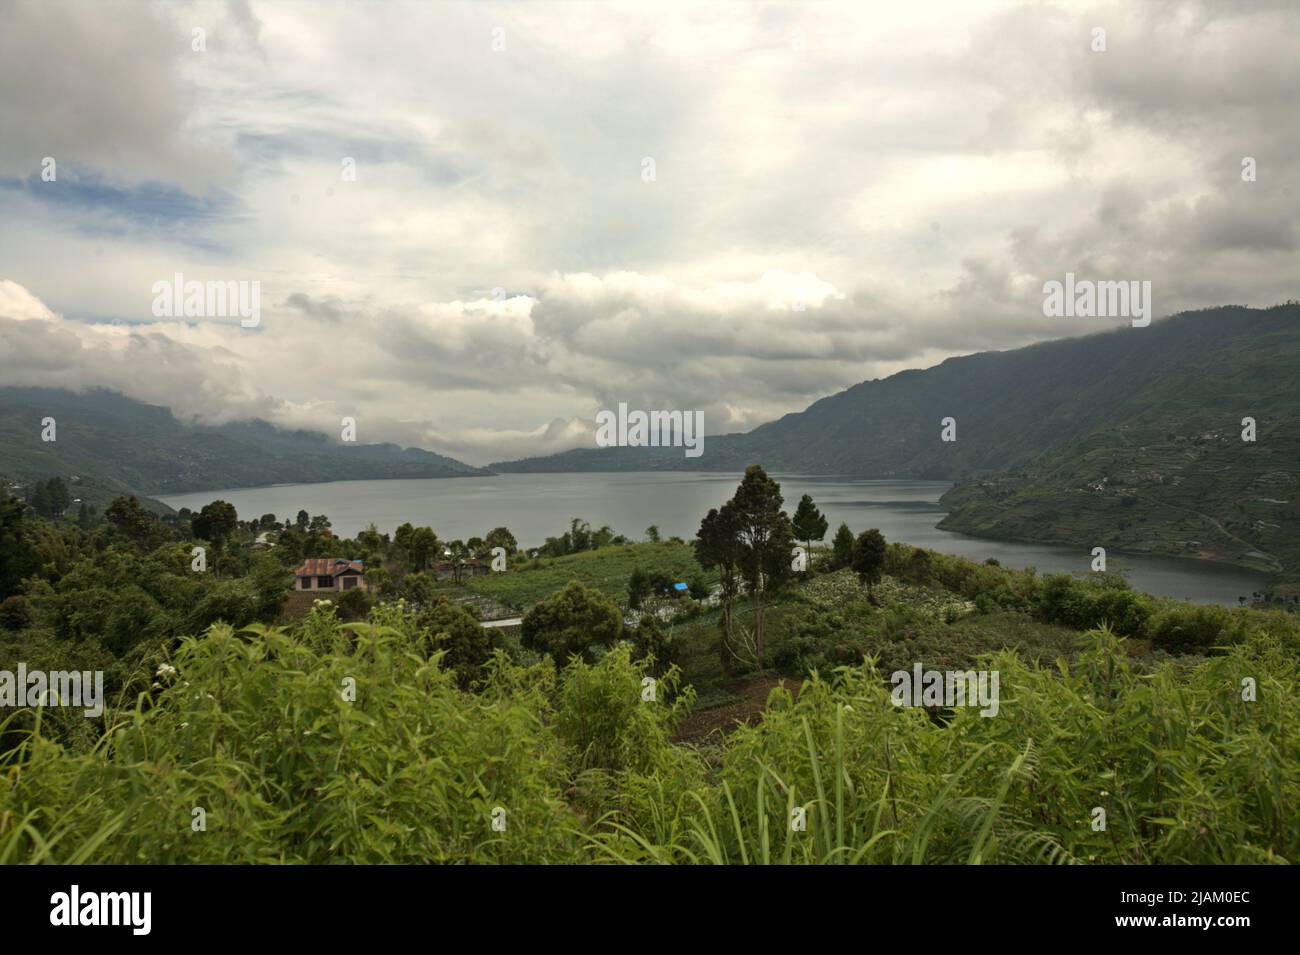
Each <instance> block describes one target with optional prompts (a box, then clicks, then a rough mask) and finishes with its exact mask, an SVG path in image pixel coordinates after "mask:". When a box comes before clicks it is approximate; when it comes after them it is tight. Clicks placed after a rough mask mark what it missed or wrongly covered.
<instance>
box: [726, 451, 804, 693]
mask: <svg viewBox="0 0 1300 955" xmlns="http://www.w3.org/2000/svg"><path fill="white" fill-rule="evenodd" d="M781 502H782V498H781V485H780V484H778V483H777V482H776V481H774V480H772V479H771V478H770V477H768V476H767V472H765V471H764V470H763V469H762V467H760V466H759V465H757V464H751V465H750V466H749V467H747V468H746V469H745V476H744V478H742V479H741V482H740V486H739V487H737V488H736V494H735V496H734V497H733V498H732V499H731V503H732V504H733V505H734V507H735V511H736V526H737V530H738V537H737V539H738V541H739V543H740V568H741V574H742V576H743V577H744V579H745V585H746V588H747V589H748V590H749V595H750V597H751V598H752V599H753V601H754V656H755V662H756V663H757V664H758V666H759V667H760V668H762V667H763V665H764V662H763V645H764V637H765V634H764V628H765V623H766V621H765V617H766V613H767V603H768V598H769V597H770V596H771V595H772V594H773V593H774V592H776V591H777V590H778V589H780V587H781V584H782V583H784V582H785V580H786V579H788V577H789V576H790V570H791V568H790V552H791V550H792V549H793V546H794V529H793V528H792V527H791V526H790V518H789V516H788V515H787V514H786V513H785V511H783V510H781Z"/></svg>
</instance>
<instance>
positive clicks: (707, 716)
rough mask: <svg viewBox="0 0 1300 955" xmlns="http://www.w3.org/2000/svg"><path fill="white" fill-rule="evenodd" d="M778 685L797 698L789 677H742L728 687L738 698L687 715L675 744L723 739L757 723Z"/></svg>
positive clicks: (678, 731) (793, 684)
mask: <svg viewBox="0 0 1300 955" xmlns="http://www.w3.org/2000/svg"><path fill="white" fill-rule="evenodd" d="M778 686H784V687H785V688H786V689H787V690H789V691H790V692H791V693H794V694H795V695H796V696H797V695H798V693H799V684H798V682H797V681H795V680H792V679H790V678H788V677H776V676H767V675H760V676H752V677H743V678H741V679H738V680H735V681H733V682H731V683H729V684H727V686H726V689H727V691H728V692H729V693H730V694H732V695H733V696H738V697H741V699H740V700H738V701H737V702H735V703H727V704H724V705H723V706H715V707H711V708H709V709H707V710H696V711H695V712H693V713H691V714H689V715H688V716H687V717H686V718H685V719H683V720H682V722H681V725H680V726H679V727H678V728H677V737H676V741H677V742H679V743H701V742H704V740H705V739H706V738H708V737H710V736H713V735H714V734H717V736H718V737H722V736H726V735H728V734H729V733H731V732H732V731H733V730H735V729H736V727H738V726H742V725H753V724H754V723H757V722H758V720H759V717H761V716H762V715H763V709H764V707H765V706H766V705H767V695H768V694H769V693H771V692H772V689H773V688H774V687H778Z"/></svg>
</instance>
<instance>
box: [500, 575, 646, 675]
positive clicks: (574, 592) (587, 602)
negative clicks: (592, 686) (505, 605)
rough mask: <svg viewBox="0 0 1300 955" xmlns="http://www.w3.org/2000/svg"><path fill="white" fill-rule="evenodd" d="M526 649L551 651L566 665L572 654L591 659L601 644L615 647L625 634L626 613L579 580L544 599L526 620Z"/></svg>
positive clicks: (523, 640)
mask: <svg viewBox="0 0 1300 955" xmlns="http://www.w3.org/2000/svg"><path fill="white" fill-rule="evenodd" d="M522 629H523V634H522V639H521V643H522V644H523V646H524V648H525V649H528V650H536V651H537V652H538V653H549V654H550V655H551V656H552V657H553V658H554V659H555V661H556V662H557V663H559V664H561V665H562V664H565V663H567V662H568V661H569V658H570V657H573V656H586V657H587V658H589V659H590V658H591V656H592V654H591V651H592V650H593V649H594V648H595V647H598V646H606V647H607V646H612V645H613V644H614V642H615V641H616V640H618V639H619V637H621V636H622V634H623V615H622V614H621V613H620V612H619V609H618V607H617V606H615V605H614V604H613V603H612V602H611V601H609V600H607V599H605V597H604V596H603V595H602V594H601V593H600V592H599V591H597V590H592V589H591V588H589V587H584V586H583V585H582V584H580V583H578V582H577V581H576V580H575V581H572V582H570V583H569V585H568V586H567V587H565V588H564V589H563V590H561V591H560V592H559V593H556V594H552V595H551V596H550V597H548V598H547V599H546V600H543V601H542V602H541V603H539V604H538V605H537V606H535V607H534V608H533V609H532V610H530V611H529V612H528V613H527V614H525V615H524V619H523V628H522Z"/></svg>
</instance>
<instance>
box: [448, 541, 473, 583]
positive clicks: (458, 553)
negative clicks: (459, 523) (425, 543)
mask: <svg viewBox="0 0 1300 955" xmlns="http://www.w3.org/2000/svg"><path fill="white" fill-rule="evenodd" d="M447 550H448V551H449V552H450V556H449V558H448V559H449V560H450V561H451V572H452V575H453V576H454V577H455V579H456V583H460V579H461V576H462V575H463V574H464V572H465V564H466V563H467V562H468V561H469V548H468V547H466V546H465V542H464V541H463V540H461V539H460V538H457V539H456V540H454V541H451V542H450V543H449V544H448V545H447Z"/></svg>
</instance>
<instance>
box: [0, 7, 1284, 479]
mask: <svg viewBox="0 0 1300 955" xmlns="http://www.w3.org/2000/svg"><path fill="white" fill-rule="evenodd" d="M50 11H55V12H56V14H57V15H52V14H51V13H50ZM0 18H3V22H0V128H3V129H4V130H5V136H4V137H3V138H2V139H0V217H2V218H3V221H4V223H5V228H4V229H0V279H6V280H8V281H5V282H3V283H2V284H0V316H5V317H6V318H7V320H5V319H0V336H2V337H0V341H2V342H3V344H4V346H5V351H4V353H0V383H4V384H12V383H22V382H29V383H40V384H55V383H57V384H65V385H68V386H79V385H91V384H101V385H107V386H111V387H118V388H121V389H122V390H124V391H126V392H127V393H128V394H132V395H133V396H136V397H140V398H144V399H146V400H150V401H154V402H157V403H161V404H166V405H168V406H170V407H172V408H174V409H176V410H177V411H178V412H179V413H181V414H188V415H202V416H208V417H211V416H214V415H215V416H220V417H245V416H251V415H257V416H261V417H265V418H268V419H270V420H273V421H276V422H277V423H280V424H285V425H292V426H297V427H313V428H317V429H325V430H332V427H333V426H334V424H333V422H334V421H335V420H336V418H337V416H338V415H340V414H344V413H348V414H357V415H360V416H362V424H363V431H364V433H366V434H367V435H368V438H367V439H368V440H369V439H374V440H380V439H391V440H397V441H401V442H404V443H408V444H421V445H424V446H428V447H431V448H433V449H435V450H439V451H443V452H445V453H449V454H453V455H457V456H462V457H464V458H465V459H467V460H470V461H472V462H474V463H486V462H488V461H491V460H494V459H501V458H513V457H518V456H521V455H524V454H529V453H542V452H549V451H553V450H562V449H563V448H565V447H568V446H578V445H582V444H584V443H589V440H588V438H589V434H588V425H589V423H590V421H591V419H592V417H593V416H594V414H595V412H596V411H598V410H599V409H601V408H602V407H609V406H610V405H612V404H613V403H616V402H617V401H621V400H626V401H628V402H629V403H631V404H633V405H634V406H638V407H678V408H683V409H699V410H703V411H704V412H705V414H706V418H707V420H708V421H709V422H710V429H711V430H730V429H747V428H750V427H752V426H754V425H756V424H759V423H761V422H763V421H765V420H770V419H772V418H774V417H777V416H779V415H781V414H783V413H786V412H789V411H792V410H798V409H800V408H802V407H804V406H806V405H807V404H809V403H810V402H811V401H813V400H815V399H816V398H818V397H821V396H823V395H825V394H828V393H831V392H833V391H836V390H838V389H840V388H843V387H845V386H847V385H850V384H853V383H855V382H857V381H860V380H862V379H864V378H869V377H878V376H881V375H885V374H889V373H892V372H894V371H897V370H901V369H902V368H906V367H915V366H922V365H927V364H932V363H934V362H936V361H940V360H942V359H943V358H945V357H948V356H949V355H952V354H958V353H962V352H966V351H972V350H979V349H987V348H1009V347H1015V346H1017V345H1021V344H1026V343H1028V342H1031V341H1036V340H1041V339H1043V338H1049V337H1057V336H1060V335H1063V334H1082V333H1086V332H1089V331H1092V330H1094V329H1095V328H1096V327H1097V326H1096V325H1089V326H1086V327H1084V326H1075V325H1067V324H1062V323H1061V322H1060V321H1051V320H1045V319H1044V318H1043V316H1042V313H1041V287H1042V283H1043V281H1045V280H1046V279H1048V278H1053V277H1060V276H1061V275H1062V274H1063V273H1064V272H1065V271H1067V270H1071V271H1075V272H1076V273H1078V274H1085V273H1092V274H1099V275H1110V274H1111V273H1119V274H1116V275H1115V276H1114V277H1116V278H1139V279H1150V280H1151V281H1152V283H1153V287H1154V294H1155V301H1156V308H1157V311H1158V312H1160V313H1168V312H1172V311H1175V310H1178V309H1182V308H1194V307H1203V306H1208V305H1215V304H1222V303H1225V302H1233V303H1246V304H1255V305H1267V304H1272V303H1274V302H1276V301H1280V300H1282V299H1286V298H1294V297H1296V296H1295V288H1294V275H1295V270H1294V262H1295V254H1296V250H1297V244H1298V243H1300V204H1297V203H1296V202H1295V197H1296V195H1297V192H1298V190H1300V149H1297V147H1298V146H1300V127H1297V125H1296V124H1295V123H1294V122H1293V118H1292V115H1291V114H1292V112H1293V97H1294V90H1295V88H1296V85H1297V81H1300V66H1298V65H1297V62H1296V60H1295V58H1294V57H1291V56H1288V55H1287V53H1288V51H1289V50H1290V49H1292V48H1294V46H1295V41H1296V39H1297V34H1298V33H1300V25H1298V24H1297V21H1296V18H1295V16H1294V14H1293V13H1292V12H1290V11H1289V10H1288V9H1287V8H1286V6H1285V5H1280V4H1260V5H1253V6H1252V7H1250V8H1238V7H1236V6H1231V5H1223V4H1218V3H1212V2H1208V0H1207V2H1204V3H1201V2H1192V0H1188V2H1182V3H1171V4H1161V5H1156V6H1155V7H1147V6H1145V5H1127V4H1124V5H1118V4H1116V5H1108V4H1100V5H1096V6H1092V7H1089V8H1087V9H1086V10H1084V9H1076V8H1073V7H1068V6H1063V5H1057V4H1049V3H1042V4H1034V3H1030V4H1024V3H1020V2H1006V3H1000V2H999V3H988V4H971V3H967V2H956V0H954V2H950V3H943V4H864V3H859V2H844V3H829V2H828V3H818V4H771V5H762V6H739V7H738V6H734V5H710V4H671V3H670V4H656V5H653V6H645V5H640V4H632V3H627V4H608V5H601V6H599V7H593V6H590V5H545V6H540V7H539V6H538V5H534V4H529V3H505V4H492V3H486V4H479V3H476V4H460V3H439V4H430V5H415V4H372V5H332V6H319V5H310V6H308V5H297V4H280V3H267V2H257V0H249V2H243V0H239V2H234V3H216V2H211V3H199V4H195V5H172V4H163V3H159V4H144V5H129V6H127V7H120V6H118V5H111V6H107V7H104V6H97V5H89V4H81V3H69V2H64V0H51V2H49V3H44V4H26V3H22V4H16V5H10V6H8V7H6V8H5V10H4V12H3V14H0ZM1098 23H1104V24H1105V26H1106V28H1107V31H1108V47H1109V48H1108V50H1107V52H1106V53H1104V54H1095V53H1092V52H1091V51H1090V50H1089V47H1088V40H1089V38H1090V30H1091V28H1092V26H1094V25H1095V24H1098ZM197 26H202V27H203V28H204V29H206V30H207V39H208V44H207V50H206V51H204V52H202V53H196V52H194V51H193V50H191V48H190V37H191V30H192V29H193V28H195V27H197ZM496 27H501V28H503V29H504V30H505V38H506V49H505V51H503V52H494V50H493V49H492V39H493V32H492V31H493V29H494V28H496ZM46 155H54V156H56V157H57V158H58V160H59V171H60V174H59V179H58V181H57V182H43V181H41V179H40V176H39V172H40V165H39V164H40V159H41V157H43V156H46ZM1246 155H1249V156H1254V157H1256V158H1257V159H1258V162H1259V180H1258V181H1257V182H1255V183H1250V184H1246V183H1243V182H1242V181H1241V178H1240V160H1241V157H1242V156H1246ZM647 156H649V157H653V158H654V159H655V163H656V173H657V175H656V179H655V181H653V182H646V181H644V180H643V179H642V176H641V171H642V166H641V163H642V159H643V158H644V157H647ZM344 157H351V158H353V159H355V160H356V171H357V176H356V181H355V182H349V181H345V180H344V179H343V178H342V177H341V174H340V173H341V162H342V160H343V158H344ZM176 272H182V273H184V274H185V276H186V277H187V278H194V279H200V280H207V279H212V280H222V281H225V280H247V281H254V280H256V281H259V282H260V283H261V286H262V292H263V299H262V300H263V323H262V327H261V328H259V329H257V330H255V331H251V332H250V331H249V330H244V329H240V328H239V327H238V324H237V323H236V322H233V321H231V320H229V319H226V320H220V321H204V320H200V321H197V322H193V323H185V322H177V321H158V320H156V319H155V318H154V317H153V316H152V314H151V313H150V311H149V304H150V301H151V297H152V296H151V292H150V290H151V287H152V284H153V283H154V282H156V281H158V280H160V279H165V278H169V277H170V276H172V275H173V274H174V273H176ZM493 290H500V293H499V296H500V297H499V298H498V297H497V295H496V294H494V291H493ZM33 319H37V320H38V321H32V320H33ZM124 323H129V324H124ZM37 379H39V381H38V380H37Z"/></svg>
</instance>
